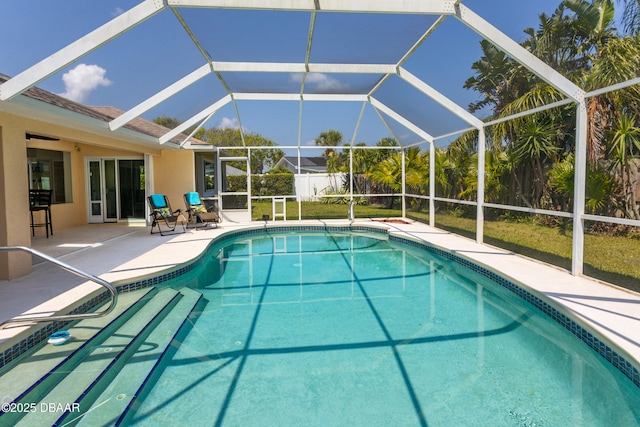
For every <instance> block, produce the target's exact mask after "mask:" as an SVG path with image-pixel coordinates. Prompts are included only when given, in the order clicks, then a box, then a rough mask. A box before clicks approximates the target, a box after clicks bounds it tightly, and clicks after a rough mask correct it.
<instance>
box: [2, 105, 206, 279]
mask: <svg viewBox="0 0 640 427" xmlns="http://www.w3.org/2000/svg"><path fill="white" fill-rule="evenodd" d="M25 133H34V134H41V135H47V136H55V137H56V138H59V139H60V140H59V141H44V140H36V139H32V140H30V141H26V138H25ZM27 148H41V149H47V150H56V151H67V152H69V153H70V157H71V181H72V183H71V185H72V190H71V191H72V199H73V200H72V201H71V202H69V203H60V204H53V205H52V207H51V215H52V221H53V228H54V233H55V231H56V230H60V229H64V228H68V227H75V226H79V225H84V224H87V222H88V221H87V203H86V181H87V177H86V171H85V158H86V157H129V158H141V159H142V158H144V155H145V154H150V155H153V156H154V158H155V159H157V160H158V161H157V162H156V163H155V165H154V168H153V170H154V173H155V176H156V178H157V179H156V180H155V181H154V183H155V185H156V191H157V192H159V191H164V189H166V190H167V193H168V196H169V197H170V198H171V200H172V201H173V203H174V204H176V205H177V207H176V208H179V207H183V206H182V205H183V204H184V203H183V202H182V194H184V193H185V192H187V191H192V190H193V189H194V188H195V183H194V180H195V178H194V161H193V153H192V152H191V151H187V150H180V151H178V150H160V149H155V148H153V147H147V146H143V145H137V144H134V143H132V142H130V141H123V140H120V139H117V138H115V137H114V138H109V137H106V136H104V135H99V134H93V133H90V132H87V131H83V130H78V129H74V128H72V127H68V126H64V125H62V124H55V123H51V122H45V121H39V120H35V119H33V118H28V117H23V116H18V115H14V114H10V113H8V112H5V111H0V246H27V247H30V246H31V227H30V213H29V202H28V200H29V182H28V179H27V177H28V169H27V164H28V162H27ZM39 232H44V230H36V233H39ZM29 272H31V256H30V255H29V254H26V253H22V252H0V280H8V279H12V278H15V277H19V276H22V275H24V274H28V273H29Z"/></svg>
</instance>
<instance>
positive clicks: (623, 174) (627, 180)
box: [609, 114, 640, 218]
mask: <svg viewBox="0 0 640 427" xmlns="http://www.w3.org/2000/svg"><path fill="white" fill-rule="evenodd" d="M636 121H637V120H636V118H635V117H629V116H627V115H626V114H622V115H621V116H620V117H619V119H618V123H617V126H616V128H617V129H616V130H615V131H614V132H612V137H611V139H610V147H609V154H610V157H611V159H612V162H611V166H610V168H611V169H612V170H615V171H619V173H618V174H617V175H618V176H619V177H620V183H621V185H622V195H623V197H624V206H625V211H626V212H625V213H626V214H627V216H629V212H628V210H630V211H631V212H633V217H634V218H638V217H639V215H638V213H639V212H638V207H637V205H636V200H635V199H636V198H635V193H634V191H633V188H632V185H631V184H632V178H631V165H632V162H631V160H630V158H631V157H634V156H635V154H636V153H635V152H634V151H635V150H640V128H638V127H637V126H636V125H635V123H636ZM636 170H637V167H636Z"/></svg>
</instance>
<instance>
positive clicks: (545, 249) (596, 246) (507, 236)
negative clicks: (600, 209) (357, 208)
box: [416, 212, 640, 292]
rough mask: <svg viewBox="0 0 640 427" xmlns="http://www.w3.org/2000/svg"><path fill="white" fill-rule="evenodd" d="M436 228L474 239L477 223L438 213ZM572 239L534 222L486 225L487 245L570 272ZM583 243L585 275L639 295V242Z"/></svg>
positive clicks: (600, 239)
mask: <svg viewBox="0 0 640 427" xmlns="http://www.w3.org/2000/svg"><path fill="white" fill-rule="evenodd" d="M416 219H419V218H416ZM427 219H428V217H427ZM421 220H423V219H421ZM436 226H437V227H439V228H442V229H446V230H449V231H452V232H455V233H458V234H461V235H465V236H467V237H471V238H475V220H473V219H470V218H462V217H458V216H455V215H451V214H447V213H441V212H439V213H438V214H437V215H436ZM572 238H573V233H572V231H571V229H569V230H563V229H560V228H552V227H547V226H542V225H538V224H536V223H534V222H533V221H522V222H513V221H485V223H484V242H485V243H487V244H490V245H494V246H498V247H500V248H503V249H506V250H509V251H513V252H516V253H519V254H522V255H525V256H528V257H531V258H535V259H538V260H541V261H544V262H547V263H550V264H554V265H557V266H559V267H562V268H565V269H567V270H570V269H571V245H572ZM584 241H585V244H584V272H585V274H586V275H588V276H590V277H594V278H597V279H601V280H605V281H607V282H610V283H613V284H616V285H619V286H622V287H625V288H627V289H631V290H634V291H637V292H640V239H637V238H631V237H621V236H607V235H604V234H589V233H587V234H585V237H584Z"/></svg>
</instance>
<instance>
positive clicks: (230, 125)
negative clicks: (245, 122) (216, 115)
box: [218, 117, 240, 129]
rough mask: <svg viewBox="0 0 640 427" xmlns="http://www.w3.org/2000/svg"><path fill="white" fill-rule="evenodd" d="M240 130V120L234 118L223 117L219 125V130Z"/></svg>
mask: <svg viewBox="0 0 640 427" xmlns="http://www.w3.org/2000/svg"><path fill="white" fill-rule="evenodd" d="M238 128H240V126H238V119H236V118H233V119H230V118H229V117H223V118H222V120H221V121H220V124H219V125H218V129H238Z"/></svg>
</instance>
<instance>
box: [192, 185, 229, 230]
mask: <svg viewBox="0 0 640 427" xmlns="http://www.w3.org/2000/svg"><path fill="white" fill-rule="evenodd" d="M184 203H185V205H187V212H188V213H189V224H190V225H191V224H192V225H193V226H194V227H207V226H209V224H214V225H215V226H216V227H217V226H218V223H219V222H220V221H221V220H220V216H219V215H218V213H217V212H216V209H215V207H210V208H206V207H205V206H204V205H203V204H202V200H200V195H199V194H198V193H196V192H195V191H192V192H190V193H186V194H185V195H184Z"/></svg>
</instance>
